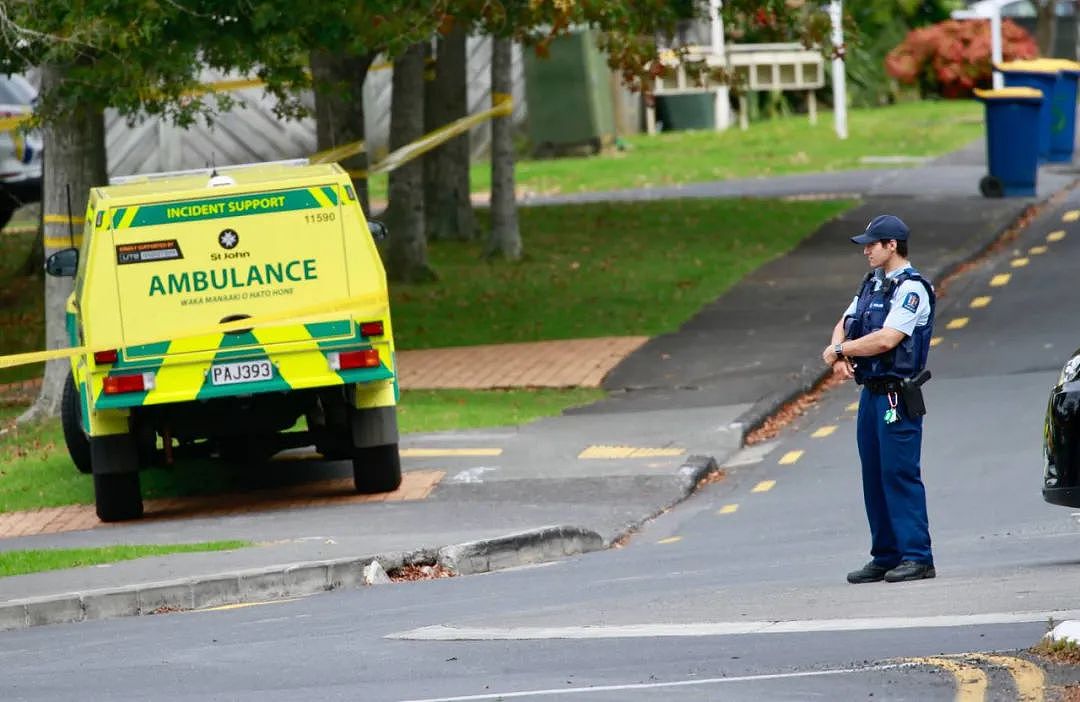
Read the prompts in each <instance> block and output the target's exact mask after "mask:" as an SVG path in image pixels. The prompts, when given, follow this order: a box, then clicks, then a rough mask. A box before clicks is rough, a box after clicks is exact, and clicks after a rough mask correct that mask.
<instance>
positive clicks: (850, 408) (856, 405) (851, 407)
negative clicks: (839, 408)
mask: <svg viewBox="0 0 1080 702" xmlns="http://www.w3.org/2000/svg"><path fill="white" fill-rule="evenodd" d="M845 409H846V410H847V411H848V412H854V411H855V410H857V409H859V403H858V401H855V402H852V403H851V404H850V405H848V406H847V407H846V408H845Z"/></svg>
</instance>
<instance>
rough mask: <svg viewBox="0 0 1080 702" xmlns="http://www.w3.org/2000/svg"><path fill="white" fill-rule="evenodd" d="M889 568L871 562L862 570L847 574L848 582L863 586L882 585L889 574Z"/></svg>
mask: <svg viewBox="0 0 1080 702" xmlns="http://www.w3.org/2000/svg"><path fill="white" fill-rule="evenodd" d="M888 570H889V569H888V568H886V567H885V566H879V565H878V564H877V563H874V562H873V561H870V562H869V563H867V564H866V565H864V566H863V567H862V568H859V569H858V570H853V571H851V572H850V573H848V574H847V581H848V582H849V583H851V584H852V585H861V584H862V583H880V582H881V581H882V580H884V579H885V573H886V572H888Z"/></svg>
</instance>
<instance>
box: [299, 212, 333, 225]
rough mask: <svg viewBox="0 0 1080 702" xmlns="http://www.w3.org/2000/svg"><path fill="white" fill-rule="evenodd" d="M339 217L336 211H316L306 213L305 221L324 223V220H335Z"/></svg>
mask: <svg viewBox="0 0 1080 702" xmlns="http://www.w3.org/2000/svg"><path fill="white" fill-rule="evenodd" d="M335 219H337V213H335V212H316V213H314V214H306V215H304V221H305V222H307V223H308V224H322V223H323V222H333V221H334V220H335Z"/></svg>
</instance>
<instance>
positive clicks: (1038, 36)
mask: <svg viewBox="0 0 1080 702" xmlns="http://www.w3.org/2000/svg"><path fill="white" fill-rule="evenodd" d="M1055 4H1056V0H1040V1H1039V2H1038V3H1036V7H1037V8H1038V10H1037V14H1036V18H1035V43H1036V44H1038V46H1039V55H1040V56H1053V55H1054V34H1055V30H1056V29H1057V27H1056V24H1057V23H1056V22H1055V21H1054V5H1055Z"/></svg>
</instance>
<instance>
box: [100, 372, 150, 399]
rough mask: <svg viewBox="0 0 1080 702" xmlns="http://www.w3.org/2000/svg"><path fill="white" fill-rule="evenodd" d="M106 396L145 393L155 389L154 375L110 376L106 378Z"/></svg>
mask: <svg viewBox="0 0 1080 702" xmlns="http://www.w3.org/2000/svg"><path fill="white" fill-rule="evenodd" d="M102 389H103V390H104V392H105V394H106V395H122V394H124V393H127V392H144V391H146V390H153V389H154V374H153V373H131V374H127V375H110V376H109V377H108V378H105V387H104V388H102Z"/></svg>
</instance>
